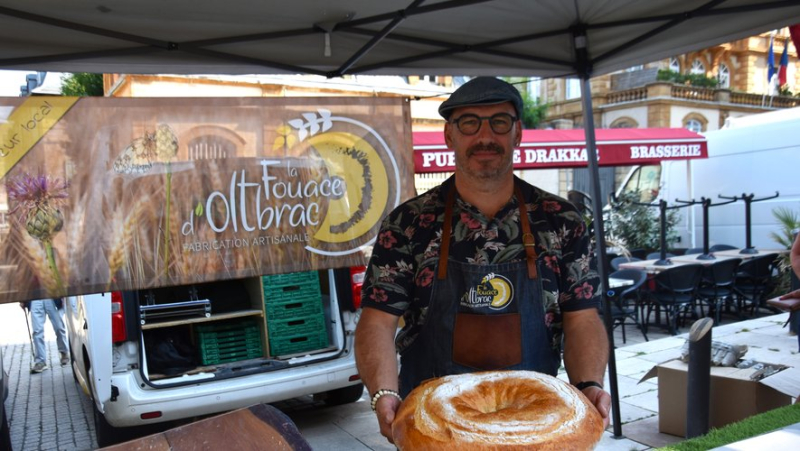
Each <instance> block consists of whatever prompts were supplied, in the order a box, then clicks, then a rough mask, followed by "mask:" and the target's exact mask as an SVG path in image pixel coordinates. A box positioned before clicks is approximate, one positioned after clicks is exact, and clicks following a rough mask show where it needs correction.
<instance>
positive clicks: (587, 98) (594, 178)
mask: <svg viewBox="0 0 800 451" xmlns="http://www.w3.org/2000/svg"><path fill="white" fill-rule="evenodd" d="M589 83H590V82H589V76H588V75H581V101H582V104H583V129H584V133H585V134H586V157H587V159H588V160H589V161H588V167H589V182H590V183H591V185H590V187H591V191H592V210H594V212H593V214H592V217H593V223H594V236H595V241H596V246H595V251H596V255H597V271H598V273H599V275H600V283H601V286H602V287H606V288H605V289H604V290H603V293H601V296H602V298H603V317H604V318H605V323H606V332H607V333H608V349H609V352H608V380H609V385H610V392H611V414H612V415H613V417H612V418H613V423H614V437H616V438H620V437H622V424H621V418H620V412H619V386H618V385H617V361H616V356H615V355H614V347H615V346H614V325H613V322H612V319H611V300H610V297H611V296H612V295H613V294H614V293H613V291H612V290H610V289H608V288H607V287H608V268H607V267H606V240H605V232H604V230H603V202H602V199H601V198H600V197H601V196H600V170H599V168H598V166H597V142H596V139H595V133H594V114H593V112H592V88H591V85H590V84H589Z"/></svg>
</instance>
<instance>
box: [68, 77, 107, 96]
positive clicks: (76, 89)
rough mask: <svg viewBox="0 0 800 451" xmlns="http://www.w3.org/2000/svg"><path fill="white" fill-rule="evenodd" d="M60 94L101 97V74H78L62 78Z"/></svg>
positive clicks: (102, 93)
mask: <svg viewBox="0 0 800 451" xmlns="http://www.w3.org/2000/svg"><path fill="white" fill-rule="evenodd" d="M61 94H62V95H65V96H102V95H104V92H103V74H90V73H88V72H78V73H75V74H69V75H67V76H66V77H64V79H63V81H62V83H61Z"/></svg>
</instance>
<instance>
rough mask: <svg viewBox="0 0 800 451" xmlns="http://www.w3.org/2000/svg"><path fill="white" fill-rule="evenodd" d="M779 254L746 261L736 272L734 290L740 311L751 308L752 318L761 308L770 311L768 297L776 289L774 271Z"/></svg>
mask: <svg viewBox="0 0 800 451" xmlns="http://www.w3.org/2000/svg"><path fill="white" fill-rule="evenodd" d="M777 258H778V255H777V254H766V255H762V256H759V257H754V258H751V259H749V260H745V261H744V262H742V263H741V264H740V265H739V268H738V269H737V271H736V279H735V281H734V285H733V288H734V290H735V291H736V294H737V302H738V304H739V305H738V307H739V310H740V311H742V310H744V309H745V308H746V307H749V308H750V316H755V314H756V311H757V310H758V309H759V308H766V309H769V310H770V311H771V312H773V313H775V311H773V310H772V309H771V308H770V307H768V306H767V303H766V301H767V295H769V293H770V292H771V291H772V289H773V288H774V280H773V271H774V269H775V260H776V259H777Z"/></svg>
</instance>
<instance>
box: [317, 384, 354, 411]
mask: <svg viewBox="0 0 800 451" xmlns="http://www.w3.org/2000/svg"><path fill="white" fill-rule="evenodd" d="M363 394H364V384H356V385H351V386H349V387H342V388H337V389H336V390H331V391H326V392H325V393H321V394H320V398H321V399H322V400H323V401H324V402H325V404H327V405H329V406H340V405H342V404H350V403H351V402H356V401H358V400H359V399H361V395H363Z"/></svg>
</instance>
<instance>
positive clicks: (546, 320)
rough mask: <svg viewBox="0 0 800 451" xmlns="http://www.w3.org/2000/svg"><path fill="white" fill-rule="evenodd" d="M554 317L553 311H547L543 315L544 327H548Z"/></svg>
mask: <svg viewBox="0 0 800 451" xmlns="http://www.w3.org/2000/svg"><path fill="white" fill-rule="evenodd" d="M554 319H556V315H555V313H553V312H547V313H545V315H544V325H545V326H546V327H550V325H551V324H553V320H554Z"/></svg>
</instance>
